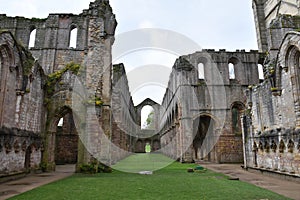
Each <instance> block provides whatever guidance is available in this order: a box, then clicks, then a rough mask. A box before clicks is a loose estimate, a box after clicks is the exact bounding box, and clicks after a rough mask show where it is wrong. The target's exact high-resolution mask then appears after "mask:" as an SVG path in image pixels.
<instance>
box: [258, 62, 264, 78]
mask: <svg viewBox="0 0 300 200" xmlns="http://www.w3.org/2000/svg"><path fill="white" fill-rule="evenodd" d="M257 67H258V78H259V80H264V69H263V66H262V64H258V65H257Z"/></svg>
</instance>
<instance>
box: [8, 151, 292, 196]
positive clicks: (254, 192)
mask: <svg viewBox="0 0 300 200" xmlns="http://www.w3.org/2000/svg"><path fill="white" fill-rule="evenodd" d="M143 156H147V155H145V154H141V158H142V157H143ZM148 164H150V163H148ZM133 167H134V166H133ZM195 167H196V164H181V163H177V162H175V163H173V164H171V165H169V166H168V167H166V168H164V169H161V170H159V171H155V172H154V174H153V175H140V174H133V173H124V172H119V171H113V173H99V174H75V175H73V176H71V177H69V178H66V179H64V180H61V181H57V182H54V183H51V184H48V185H45V186H42V187H39V188H37V189H34V190H32V191H29V192H26V193H23V194H21V195H19V196H16V197H14V198H12V199H13V200H22V199H26V200H27V199H41V200H45V199H51V200H52V199H77V200H78V199H112V200H115V199H155V200H157V199H172V200H176V199H180V200H181V199H197V200H198V199H220V200H224V199H230V200H232V199H245V200H247V199H251V200H252V199H272V200H277V199H278V200H285V199H288V198H285V197H283V196H281V195H278V194H275V193H273V192H271V191H268V190H265V189H262V188H259V187H256V186H254V185H251V184H248V183H244V182H241V181H236V180H229V179H228V177H226V176H225V175H223V174H220V173H215V172H212V171H210V170H206V171H205V172H203V173H188V172H187V169H188V168H195Z"/></svg>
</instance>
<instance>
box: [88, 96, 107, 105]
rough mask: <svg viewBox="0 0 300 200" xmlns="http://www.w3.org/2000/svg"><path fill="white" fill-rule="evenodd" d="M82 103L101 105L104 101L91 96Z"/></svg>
mask: <svg viewBox="0 0 300 200" xmlns="http://www.w3.org/2000/svg"><path fill="white" fill-rule="evenodd" d="M84 103H85V104H86V105H95V106H102V105H103V103H104V102H103V101H102V100H101V98H100V97H97V96H93V97H90V98H89V99H87V100H86V101H85V102H84Z"/></svg>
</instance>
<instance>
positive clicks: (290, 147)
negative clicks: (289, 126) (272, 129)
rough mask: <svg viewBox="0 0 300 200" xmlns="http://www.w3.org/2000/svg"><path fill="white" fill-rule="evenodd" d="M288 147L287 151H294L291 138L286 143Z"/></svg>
mask: <svg viewBox="0 0 300 200" xmlns="http://www.w3.org/2000/svg"><path fill="white" fill-rule="evenodd" d="M287 147H288V152H289V153H293V152H294V147H295V143H294V141H293V140H289V143H288V145H287Z"/></svg>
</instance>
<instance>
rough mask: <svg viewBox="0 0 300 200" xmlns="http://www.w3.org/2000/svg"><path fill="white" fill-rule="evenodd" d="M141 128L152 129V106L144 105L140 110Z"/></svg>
mask: <svg viewBox="0 0 300 200" xmlns="http://www.w3.org/2000/svg"><path fill="white" fill-rule="evenodd" d="M141 128H142V129H154V109H153V107H152V106H144V107H143V109H142V111H141Z"/></svg>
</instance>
